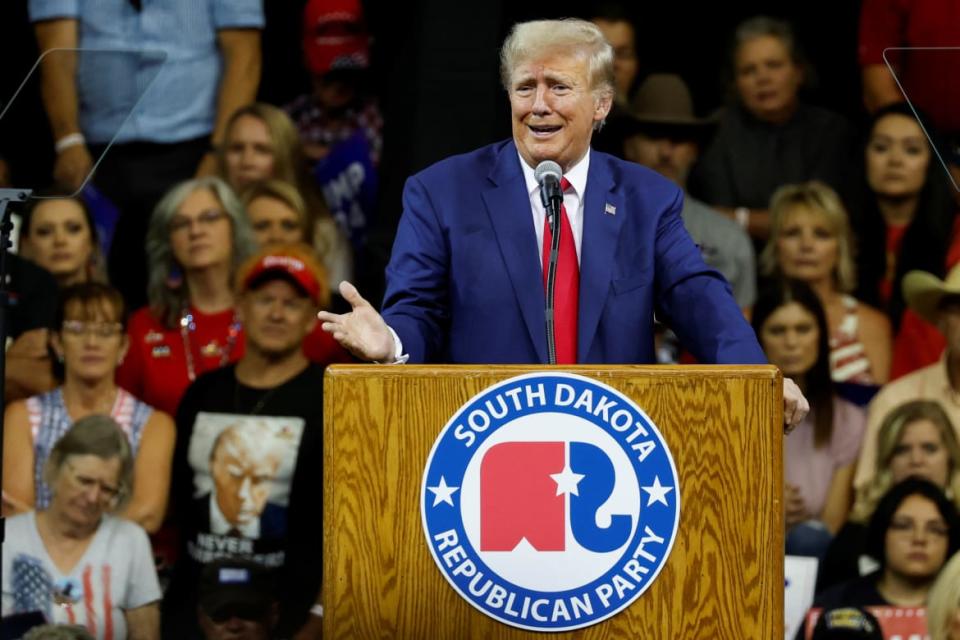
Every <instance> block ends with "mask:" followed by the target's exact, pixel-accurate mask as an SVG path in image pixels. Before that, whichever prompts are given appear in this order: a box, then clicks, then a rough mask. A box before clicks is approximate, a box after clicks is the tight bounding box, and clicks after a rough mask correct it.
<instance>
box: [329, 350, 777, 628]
mask: <svg viewBox="0 0 960 640" xmlns="http://www.w3.org/2000/svg"><path fill="white" fill-rule="evenodd" d="M563 370H564V371H570V372H573V373H578V374H581V375H585V376H589V377H592V378H595V379H597V380H599V381H601V382H603V383H605V384H608V385H610V386H611V387H614V388H615V389H618V390H619V391H621V392H622V393H624V394H626V395H627V396H629V397H630V398H632V399H633V400H634V401H635V402H636V403H637V404H638V405H639V406H640V407H641V408H642V409H643V410H644V411H645V412H646V413H647V415H648V416H649V417H650V418H651V419H652V420H653V422H654V424H656V425H657V427H658V428H659V430H660V432H661V433H662V434H663V436H664V438H665V439H666V441H667V444H668V446H669V448H670V450H671V452H672V454H673V457H674V460H675V462H676V466H677V471H678V474H679V476H680V492H681V494H682V499H681V513H680V525H679V527H680V528H679V532H678V535H677V538H676V541H675V543H674V547H673V550H672V552H671V554H670V556H669V559H668V560H667V563H666V565H665V567H664V569H663V571H662V572H661V573H660V575H659V577H658V578H657V579H656V581H654V582H653V584H652V585H650V587H649V589H647V591H646V592H645V593H644V594H643V595H642V596H641V597H640V598H638V599H637V600H636V601H635V602H634V603H633V604H632V605H631V606H630V607H628V608H627V609H626V610H624V611H623V612H621V613H620V614H618V615H616V616H613V617H612V618H610V619H608V620H606V621H604V622H601V623H599V624H596V625H593V626H591V627H587V628H584V629H580V630H577V631H573V632H567V633H560V634H549V635H550V636H551V637H557V638H582V639H591V640H592V639H597V640H600V639H608V638H610V639H612V638H643V639H647V638H651V639H665V640H666V639H669V640H678V639H679V640H687V639H691V640H692V639H704V640H706V639H710V640H714V639H721V638H723V639H725V638H729V639H731V640H734V639H736V640H743V639H747V638H748V639H761V640H767V639H773V638H782V637H783V593H784V591H783V506H782V503H781V495H782V488H783V472H782V444H783V433H782V395H781V394H782V388H781V384H782V383H781V377H780V374H779V373H778V372H777V370H776V369H775V368H773V367H768V366H750V367H747V366H738V367H732V366H725V367H720V366H677V367H644V366H630V367H622V366H621V367H590V366H577V367H565V368H564V369H563ZM535 371H544V368H542V367H541V368H538V367H529V366H523V367H517V366H486V367H462V366H459V367H458V366H374V365H345V366H336V367H331V368H330V369H328V371H327V377H326V381H325V391H324V411H325V417H324V489H323V497H324V500H323V504H324V539H323V551H324V582H323V583H324V587H323V589H324V595H323V598H324V605H325V608H326V614H325V617H324V637H326V638H336V639H339V638H364V639H366V638H409V639H421V638H424V639H426V638H468V639H481V638H483V639H496V640H500V639H504V640H505V639H508V638H509V639H513V638H532V637H541V638H542V637H544V634H543V633H535V632H530V631H524V630H521V629H516V628H514V627H511V626H508V625H505V624H503V623H500V622H497V621H495V620H493V619H491V618H488V617H487V616H485V615H483V614H482V613H480V612H479V611H477V610H476V609H474V608H473V607H472V606H470V605H469V604H468V603H467V602H466V601H465V600H464V599H462V598H461V597H460V595H459V594H458V593H457V592H456V591H454V589H453V588H452V587H451V586H450V585H449V584H448V583H447V581H446V580H445V578H444V577H443V575H442V574H441V572H440V570H439V569H438V568H437V566H436V564H435V563H434V560H433V558H432V556H431V554H430V550H429V548H428V545H427V542H426V540H425V537H424V532H423V526H422V521H421V515H420V502H419V501H420V489H421V482H422V478H423V472H424V466H425V464H426V460H427V456H428V455H429V452H430V450H431V448H432V447H433V444H434V441H435V439H436V437H437V435H438V434H439V433H440V431H441V429H442V428H443V426H444V425H445V424H446V423H447V421H448V420H449V419H450V417H451V416H453V414H454V413H455V412H456V411H457V410H458V409H459V408H460V407H461V406H462V405H463V404H464V403H465V402H466V401H467V400H469V399H470V398H471V397H473V396H474V395H475V394H477V393H478V392H480V391H482V390H483V389H485V388H486V387H488V386H491V385H493V384H495V383H497V382H500V381H502V380H504V379H507V378H510V377H513V376H516V375H520V374H522V373H530V372H535ZM547 371H549V369H548V370H547ZM554 371H556V369H554Z"/></svg>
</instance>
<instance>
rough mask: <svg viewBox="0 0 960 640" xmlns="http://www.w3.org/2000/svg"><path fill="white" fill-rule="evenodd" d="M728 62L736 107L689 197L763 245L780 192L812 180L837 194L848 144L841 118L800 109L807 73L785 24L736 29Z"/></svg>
mask: <svg viewBox="0 0 960 640" xmlns="http://www.w3.org/2000/svg"><path fill="white" fill-rule="evenodd" d="M731 57H732V60H731V67H732V73H733V85H734V88H735V89H736V96H737V101H736V103H735V104H733V105H731V107H730V108H729V109H728V110H727V111H726V113H725V114H724V116H723V119H722V121H721V123H720V126H719V129H718V131H717V135H716V137H715V139H714V141H713V142H712V143H711V144H710V146H709V147H708V148H707V150H706V151H705V152H704V155H703V157H702V158H701V160H700V164H699V166H698V168H697V170H696V172H695V174H694V176H692V182H691V192H692V193H693V194H694V195H696V196H698V197H699V198H701V199H702V200H704V201H706V202H708V203H710V204H712V205H714V206H715V207H717V208H718V209H720V210H721V211H723V212H724V213H726V214H728V215H730V216H731V217H733V218H734V219H735V220H737V221H738V222H740V224H741V225H743V226H744V228H746V229H747V230H748V231H749V232H750V235H751V236H753V237H754V238H756V239H759V240H762V239H764V238H766V237H767V233H768V230H769V215H768V211H767V205H768V204H769V202H770V196H772V195H773V192H774V190H775V189H776V188H777V187H779V186H780V185H782V184H792V183H797V182H803V181H805V180H812V179H819V180H822V181H824V182H826V183H827V184H829V185H830V186H832V187H833V188H835V189H837V190H838V191H840V192H841V193H843V191H844V187H845V185H846V183H847V182H848V178H847V173H848V165H849V158H850V153H849V149H850V148H851V146H852V140H851V136H850V134H849V132H848V127H847V125H846V123H845V122H844V120H843V119H842V118H841V117H840V116H838V115H836V114H833V113H830V112H829V111H825V110H823V109H820V108H818V107H813V106H810V105H806V104H804V103H803V102H801V100H800V88H801V86H802V85H803V83H804V81H805V80H806V79H807V68H806V64H805V62H804V59H803V56H802V54H801V52H800V47H799V45H798V43H797V41H796V38H795V37H794V34H793V31H792V30H791V28H790V25H789V24H787V23H786V22H782V21H780V20H774V19H772V18H766V17H756V18H751V19H750V20H747V21H746V22H744V23H742V24H741V25H740V26H738V27H737V30H736V32H735V34H734V45H733V55H732V56H731Z"/></svg>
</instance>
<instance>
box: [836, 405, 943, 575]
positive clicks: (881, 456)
mask: <svg viewBox="0 0 960 640" xmlns="http://www.w3.org/2000/svg"><path fill="white" fill-rule="evenodd" d="M909 477H918V478H923V479H925V480H927V481H929V482H932V483H933V484H935V485H936V486H937V487H939V488H940V489H941V490H943V491H944V492H945V493H946V495H947V497H948V498H950V499H951V500H952V501H953V502H954V504H957V503H958V502H960V445H958V444H957V438H956V435H955V432H954V429H953V425H952V424H951V422H950V418H948V417H947V414H946V413H945V412H944V410H943V409H942V408H941V407H940V404H939V403H937V402H934V401H931V400H915V401H913V402H907V403H905V404H902V405H900V406H899V407H897V408H896V409H894V410H893V411H891V412H890V414H889V415H888V416H887V417H886V418H885V419H884V421H883V424H882V425H881V427H880V432H879V433H878V435H877V467H876V471H875V474H874V476H873V478H872V479H871V480H870V482H869V484H867V485H866V486H865V487H864V488H863V489H862V490H860V491H859V492H858V493H857V496H856V501H855V502H854V505H853V509H852V510H851V511H850V518H849V521H848V522H847V523H846V524H844V526H843V528H842V529H841V530H840V532H839V533H838V534H837V536H836V538H834V540H833V542H832V543H831V545H830V548H829V550H828V551H827V555H826V556H825V558H824V561H823V563H822V565H821V567H820V570H819V571H818V574H817V587H818V591H822V590H823V589H825V588H827V587H830V586H832V585H834V584H837V583H839V582H842V581H844V580H849V579H852V578H855V577H857V576H859V575H863V574H865V573H868V572H869V571H871V570H873V569H874V568H876V566H877V563H876V559H875V558H870V557H869V556H865V555H864V554H865V553H866V552H865V547H864V545H865V539H866V532H867V523H868V522H869V521H870V518H871V516H873V513H874V511H875V510H876V506H877V503H878V502H879V501H880V499H881V498H882V497H883V496H884V495H885V494H886V493H887V491H889V490H890V488H891V487H892V486H894V485H896V484H898V483H899V482H902V481H903V480H905V479H907V478H909Z"/></svg>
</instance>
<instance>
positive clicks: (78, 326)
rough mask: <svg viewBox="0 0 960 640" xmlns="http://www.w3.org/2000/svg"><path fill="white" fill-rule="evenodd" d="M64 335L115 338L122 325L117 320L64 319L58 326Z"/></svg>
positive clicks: (119, 332)
mask: <svg viewBox="0 0 960 640" xmlns="http://www.w3.org/2000/svg"><path fill="white" fill-rule="evenodd" d="M60 329H61V332H62V333H63V335H65V336H72V337H76V338H81V337H83V336H93V337H96V338H103V339H104V340H106V339H108V338H115V337H117V336H118V335H120V334H121V333H123V325H122V324H120V323H119V322H84V321H83V320H64V321H63V324H62V325H61V326H60Z"/></svg>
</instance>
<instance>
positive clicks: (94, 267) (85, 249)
mask: <svg viewBox="0 0 960 640" xmlns="http://www.w3.org/2000/svg"><path fill="white" fill-rule="evenodd" d="M37 195H38V197H37V198H33V199H31V200H29V201H28V202H27V206H26V207H25V208H24V210H23V213H22V217H21V225H20V253H21V255H23V256H24V257H25V258H28V259H30V260H32V261H33V262H35V263H36V264H38V265H39V266H41V267H43V268H44V269H46V270H47V271H49V272H50V273H51V274H52V275H53V277H54V278H56V279H57V284H59V285H60V287H61V288H63V287H67V286H70V285H72V284H77V283H80V282H89V281H91V280H93V281H98V282H104V281H105V280H106V276H105V273H104V261H103V254H102V252H101V250H100V243H99V241H98V238H97V228H96V226H95V225H94V222H93V216H92V215H91V213H90V210H89V209H88V208H87V205H86V204H85V203H84V202H83V200H82V199H81V198H79V197H72V196H71V195H70V194H69V193H68V192H65V191H60V190H56V189H49V190H45V191H41V192H40V193H39V194H37Z"/></svg>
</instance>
